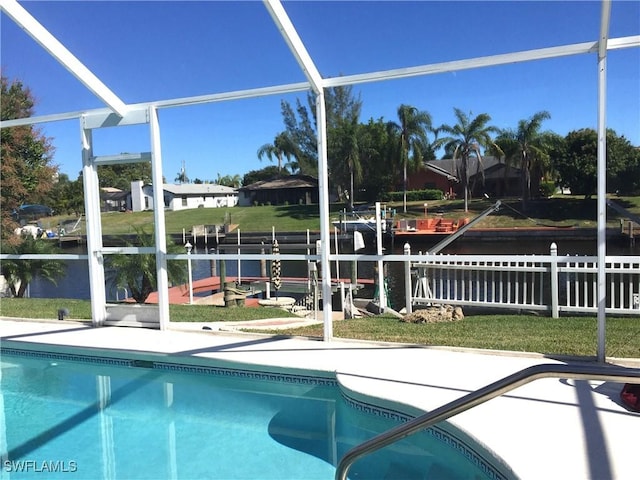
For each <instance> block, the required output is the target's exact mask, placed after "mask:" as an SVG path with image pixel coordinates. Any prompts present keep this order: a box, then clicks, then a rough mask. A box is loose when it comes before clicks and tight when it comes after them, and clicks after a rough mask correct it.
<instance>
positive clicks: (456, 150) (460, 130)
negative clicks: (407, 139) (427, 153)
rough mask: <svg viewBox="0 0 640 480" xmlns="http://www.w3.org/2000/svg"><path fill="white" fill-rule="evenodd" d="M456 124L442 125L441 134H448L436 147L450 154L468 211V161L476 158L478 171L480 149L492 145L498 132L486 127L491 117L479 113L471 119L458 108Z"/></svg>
mask: <svg viewBox="0 0 640 480" xmlns="http://www.w3.org/2000/svg"><path fill="white" fill-rule="evenodd" d="M453 111H454V114H455V116H456V119H457V120H458V123H456V124H455V125H454V126H450V125H442V126H441V127H439V129H440V131H441V132H444V133H446V134H448V136H446V137H441V138H439V139H438V140H437V142H436V146H438V147H439V146H444V148H445V151H446V152H447V153H449V154H452V156H453V159H454V161H455V160H459V163H456V169H457V173H458V177H459V178H460V180H461V182H462V188H463V189H464V211H465V212H468V211H469V159H470V158H472V157H476V158H477V160H478V169H479V170H480V168H481V165H482V153H481V151H480V147H483V148H487V147H488V146H489V145H491V144H492V140H491V134H492V133H497V132H499V130H498V128H496V127H493V126H489V125H487V124H488V123H489V122H490V121H491V117H490V116H489V115H488V114H486V113H481V114H479V115H477V116H476V117H475V118H473V119H471V118H469V116H468V115H467V114H465V113H464V112H463V111H462V110H460V109H459V108H454V109H453Z"/></svg>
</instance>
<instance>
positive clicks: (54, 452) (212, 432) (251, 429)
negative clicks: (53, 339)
mask: <svg viewBox="0 0 640 480" xmlns="http://www.w3.org/2000/svg"><path fill="white" fill-rule="evenodd" d="M104 353H105V354H106V355H108V352H104ZM80 360H82V361H80ZM165 360H166V359H162V360H161V361H157V360H154V361H153V362H151V361H145V360H128V359H127V360H121V359H114V358H109V357H108V356H105V357H100V358H93V357H87V356H84V355H77V354H74V353H65V354H60V353H51V354H43V353H39V352H27V351H23V350H16V349H13V348H7V347H6V346H4V347H3V349H2V356H1V357H0V366H1V367H2V368H1V371H0V375H1V377H0V456H1V457H2V465H1V467H0V468H1V470H0V479H4V478H11V479H21V478H47V479H49V478H66V479H71V478H83V479H89V478H98V479H116V478H126V479H160V478H180V479H184V478H186V479H205V478H207V479H214V478H216V479H278V480H280V479H331V478H333V476H334V474H335V465H337V463H338V461H339V460H340V458H341V457H342V455H344V453H345V452H346V451H347V450H348V449H350V448H351V447H353V446H355V445H356V444H358V443H361V442H362V441H364V440H366V439H368V438H370V437H372V436H373V435H375V434H377V433H380V432H382V431H384V430H386V429H388V428H390V427H392V426H394V425H397V424H398V423H400V422H402V421H405V420H406V419H407V418H408V417H407V416H406V415H405V414H402V413H400V412H398V411H394V410H392V409H389V408H381V407H377V406H375V405H372V404H364V403H362V402H356V401H354V400H352V399H350V398H349V397H348V396H346V395H345V394H343V393H342V392H341V391H340V388H339V387H338V386H337V385H336V383H335V381H334V380H332V379H330V378H317V377H311V376H304V375H283V374H268V373H259V372H253V371H248V370H243V369H242V368H229V367H224V368H222V367H219V366H218V367H216V366H202V367H193V366H187V365H181V364H176V363H165ZM452 432H453V433H452ZM487 458H488V459H491V457H490V456H489V455H488V454H487V452H485V451H483V450H482V449H481V448H480V447H479V446H478V445H472V444H471V445H470V444H469V442H468V441H467V443H463V442H462V441H461V440H460V437H459V436H456V433H455V430H453V429H452V427H451V429H449V428H447V429H444V428H441V427H439V426H438V427H436V428H435V429H432V430H430V431H425V432H422V433H420V434H418V435H415V436H413V437H410V438H408V439H405V440H403V441H401V442H399V443H397V444H395V445H393V446H390V447H387V448H385V449H384V450H382V451H380V452H379V453H376V454H374V455H371V456H370V457H367V458H365V459H363V460H361V461H358V462H357V463H356V464H354V466H353V467H352V469H351V471H350V478H352V479H366V478H389V479H405V478H406V479H413V478H416V479H417V478H420V479H421V478H436V479H443V480H446V479H461V478H465V479H485V478H508V477H509V476H510V475H509V473H508V469H506V467H504V466H503V465H500V462H499V461H498V460H497V459H493V460H487ZM490 461H493V462H495V464H494V465H492V464H491V463H490Z"/></svg>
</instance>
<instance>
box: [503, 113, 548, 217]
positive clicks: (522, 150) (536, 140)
mask: <svg viewBox="0 0 640 480" xmlns="http://www.w3.org/2000/svg"><path fill="white" fill-rule="evenodd" d="M549 118H551V115H550V114H549V112H546V111H541V112H537V113H536V114H534V115H533V116H531V117H530V118H529V119H527V120H520V121H519V122H518V129H517V130H515V131H514V130H502V131H501V132H500V134H499V135H498V137H497V138H496V142H495V143H496V144H497V145H502V147H503V149H506V152H509V155H507V154H506V153H505V158H506V159H507V160H509V159H513V160H515V159H517V161H518V164H519V165H518V166H519V168H520V193H521V196H522V210H523V211H526V210H527V206H528V201H529V198H530V197H531V174H532V172H533V171H534V170H536V171H542V170H544V168H543V165H545V164H548V163H549V152H548V150H549V148H550V141H551V134H550V132H541V131H540V129H541V128H542V122H544V121H545V120H548V119H549Z"/></svg>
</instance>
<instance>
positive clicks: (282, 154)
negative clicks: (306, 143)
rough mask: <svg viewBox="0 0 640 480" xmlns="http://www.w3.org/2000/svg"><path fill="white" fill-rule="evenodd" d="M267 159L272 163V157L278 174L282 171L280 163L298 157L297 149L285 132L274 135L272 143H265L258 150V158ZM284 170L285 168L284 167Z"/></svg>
mask: <svg viewBox="0 0 640 480" xmlns="http://www.w3.org/2000/svg"><path fill="white" fill-rule="evenodd" d="M265 156H266V157H267V158H268V159H269V160H271V161H273V159H274V157H275V159H276V160H277V161H278V172H280V171H282V161H283V159H285V158H286V159H287V161H288V162H291V159H292V158H297V157H298V148H297V147H296V144H295V143H294V141H293V140H292V139H291V137H290V135H289V134H288V133H287V132H280V133H279V134H278V135H276V138H275V139H274V140H273V143H265V144H264V145H262V146H261V147H260V148H259V149H258V158H259V159H260V160H262V157H265ZM285 169H286V167H285Z"/></svg>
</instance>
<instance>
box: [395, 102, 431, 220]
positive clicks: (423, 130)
mask: <svg viewBox="0 0 640 480" xmlns="http://www.w3.org/2000/svg"><path fill="white" fill-rule="evenodd" d="M398 122H399V123H394V122H390V123H389V125H390V126H391V128H392V130H395V131H396V133H397V135H398V153H399V156H400V164H401V167H402V188H403V200H402V205H403V211H404V212H406V211H407V169H408V168H409V167H410V168H411V169H412V170H417V169H418V168H420V167H421V166H422V162H423V159H424V157H423V154H424V152H423V148H424V145H426V144H427V143H428V140H427V132H428V131H430V130H431V115H429V113H428V112H425V111H420V110H418V109H417V108H416V107H412V106H411V105H404V104H403V105H400V106H399V107H398Z"/></svg>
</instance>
